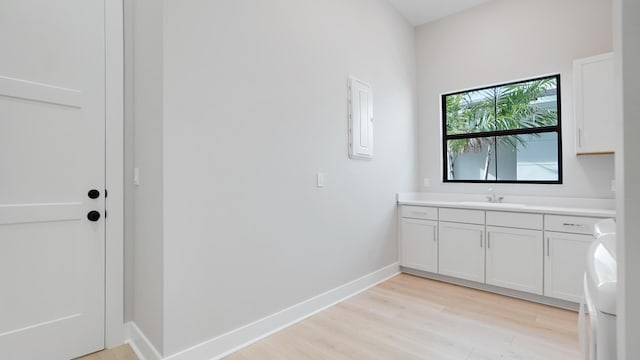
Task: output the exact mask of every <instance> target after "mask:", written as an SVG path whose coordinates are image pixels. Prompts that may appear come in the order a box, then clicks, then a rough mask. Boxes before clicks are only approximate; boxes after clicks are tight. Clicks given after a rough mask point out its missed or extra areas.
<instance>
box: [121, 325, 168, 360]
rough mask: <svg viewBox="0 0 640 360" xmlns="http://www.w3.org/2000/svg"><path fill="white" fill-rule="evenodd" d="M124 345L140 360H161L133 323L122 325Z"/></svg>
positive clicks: (158, 353)
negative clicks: (127, 345)
mask: <svg viewBox="0 0 640 360" xmlns="http://www.w3.org/2000/svg"><path fill="white" fill-rule="evenodd" d="M124 336H125V343H126V344H129V346H131V349H133V352H135V353H136V355H137V356H138V359H140V360H162V355H160V352H158V350H156V348H155V347H154V346H153V344H151V342H150V341H149V339H147V337H146V336H145V335H144V333H143V332H142V331H141V330H140V329H139V328H138V326H136V324H135V323H134V322H133V321H130V322H128V323H125V324H124Z"/></svg>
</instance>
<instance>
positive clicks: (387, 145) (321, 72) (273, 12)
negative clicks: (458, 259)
mask: <svg viewBox="0 0 640 360" xmlns="http://www.w3.org/2000/svg"><path fill="white" fill-rule="evenodd" d="M164 6H165V13H164V31H163V33H164V49H163V50H164V52H163V54H164V57H163V58H164V132H163V134H164V166H163V170H164V236H165V246H166V247H165V252H164V258H165V264H164V266H165V283H166V285H165V286H166V287H165V296H166V297H165V314H164V321H165V344H164V345H165V354H172V353H175V352H176V351H179V350H182V349H184V348H186V347H188V346H191V345H195V344H197V343H199V342H202V341H205V340H208V339H211V338H213V337H215V336H217V335H220V334H223V333H225V332H228V331H230V330H232V329H235V328H238V327H240V326H242V325H245V324H248V323H250V322H252V321H255V320H257V319H260V318H262V317H264V316H267V315H269V314H272V313H275V312H277V311H279V310H281V309H284V308H286V307H288V306H291V305H293V304H296V303H298V302H300V301H303V300H305V299H308V298H310V297H312V296H315V295H318V294H320V293H322V292H324V291H327V290H329V289H332V288H334V287H336V286H339V285H341V284H344V283H346V282H348V281H351V280H353V279H356V278H358V277H360V276H362V275H364V274H368V273H371V272H373V271H375V270H377V269H380V268H382V267H384V266H386V265H389V264H392V263H394V262H396V261H397V249H396V240H395V231H396V229H395V217H394V216H395V208H396V206H395V193H396V192H399V191H400V192H401V191H412V190H415V189H416V188H417V184H416V182H415V180H416V179H417V177H418V174H417V161H416V139H415V132H416V120H415V101H414V97H415V85H414V83H415V52H414V49H415V48H414V29H413V28H412V27H411V26H409V25H408V23H406V21H405V20H404V19H402V18H401V17H400V16H399V15H398V14H397V13H396V12H395V11H394V10H393V9H392V8H391V7H390V5H388V4H387V3H386V2H385V1H384V0H323V1H318V0H272V1H268V2H267V1H261V0H219V1H206V0H188V1H165V3H164ZM349 74H353V75H355V76H357V77H360V78H361V79H363V80H365V81H369V82H370V83H371V84H372V86H373V92H374V116H375V122H374V124H375V125H374V126H375V146H376V149H375V151H376V153H375V157H374V159H373V160H372V161H354V160H349V159H348V156H347V118H346V96H347V92H346V84H347V76H348V75H349ZM153 134H155V133H153ZM153 136H155V135H153ZM316 172H324V173H326V187H325V188H316V186H315V185H316V184H315V174H316ZM142 181H143V182H144V179H143V180H142ZM136 221H138V219H136ZM141 225H143V224H141ZM136 241H137V240H136ZM136 286H138V285H137V284H136Z"/></svg>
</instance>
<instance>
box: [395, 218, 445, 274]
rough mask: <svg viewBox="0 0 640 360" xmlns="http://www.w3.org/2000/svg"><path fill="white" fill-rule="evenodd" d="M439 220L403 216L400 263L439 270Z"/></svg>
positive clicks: (422, 268) (415, 267)
mask: <svg viewBox="0 0 640 360" xmlns="http://www.w3.org/2000/svg"><path fill="white" fill-rule="evenodd" d="M437 229H438V222H437V221H433V220H422V219H409V218H402V221H401V224H400V231H401V234H400V238H401V243H400V265H402V266H405V267H408V268H412V269H418V270H424V271H429V272H433V273H436V272H438V237H437Z"/></svg>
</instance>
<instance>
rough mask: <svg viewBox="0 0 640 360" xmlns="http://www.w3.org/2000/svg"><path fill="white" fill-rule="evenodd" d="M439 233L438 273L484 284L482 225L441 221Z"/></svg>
mask: <svg viewBox="0 0 640 360" xmlns="http://www.w3.org/2000/svg"><path fill="white" fill-rule="evenodd" d="M438 232H439V236H438V239H439V243H438V246H439V252H438V254H439V256H438V259H439V263H438V266H439V273H440V274H442V275H448V276H454V277H457V278H461V279H467V280H471V281H478V282H484V247H485V244H484V225H473V224H458V223H450V222H444V221H441V222H440V224H439V227H438Z"/></svg>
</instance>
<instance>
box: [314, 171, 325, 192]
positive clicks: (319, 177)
mask: <svg viewBox="0 0 640 360" xmlns="http://www.w3.org/2000/svg"><path fill="white" fill-rule="evenodd" d="M316 186H317V187H319V188H321V187H324V173H317V174H316Z"/></svg>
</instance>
